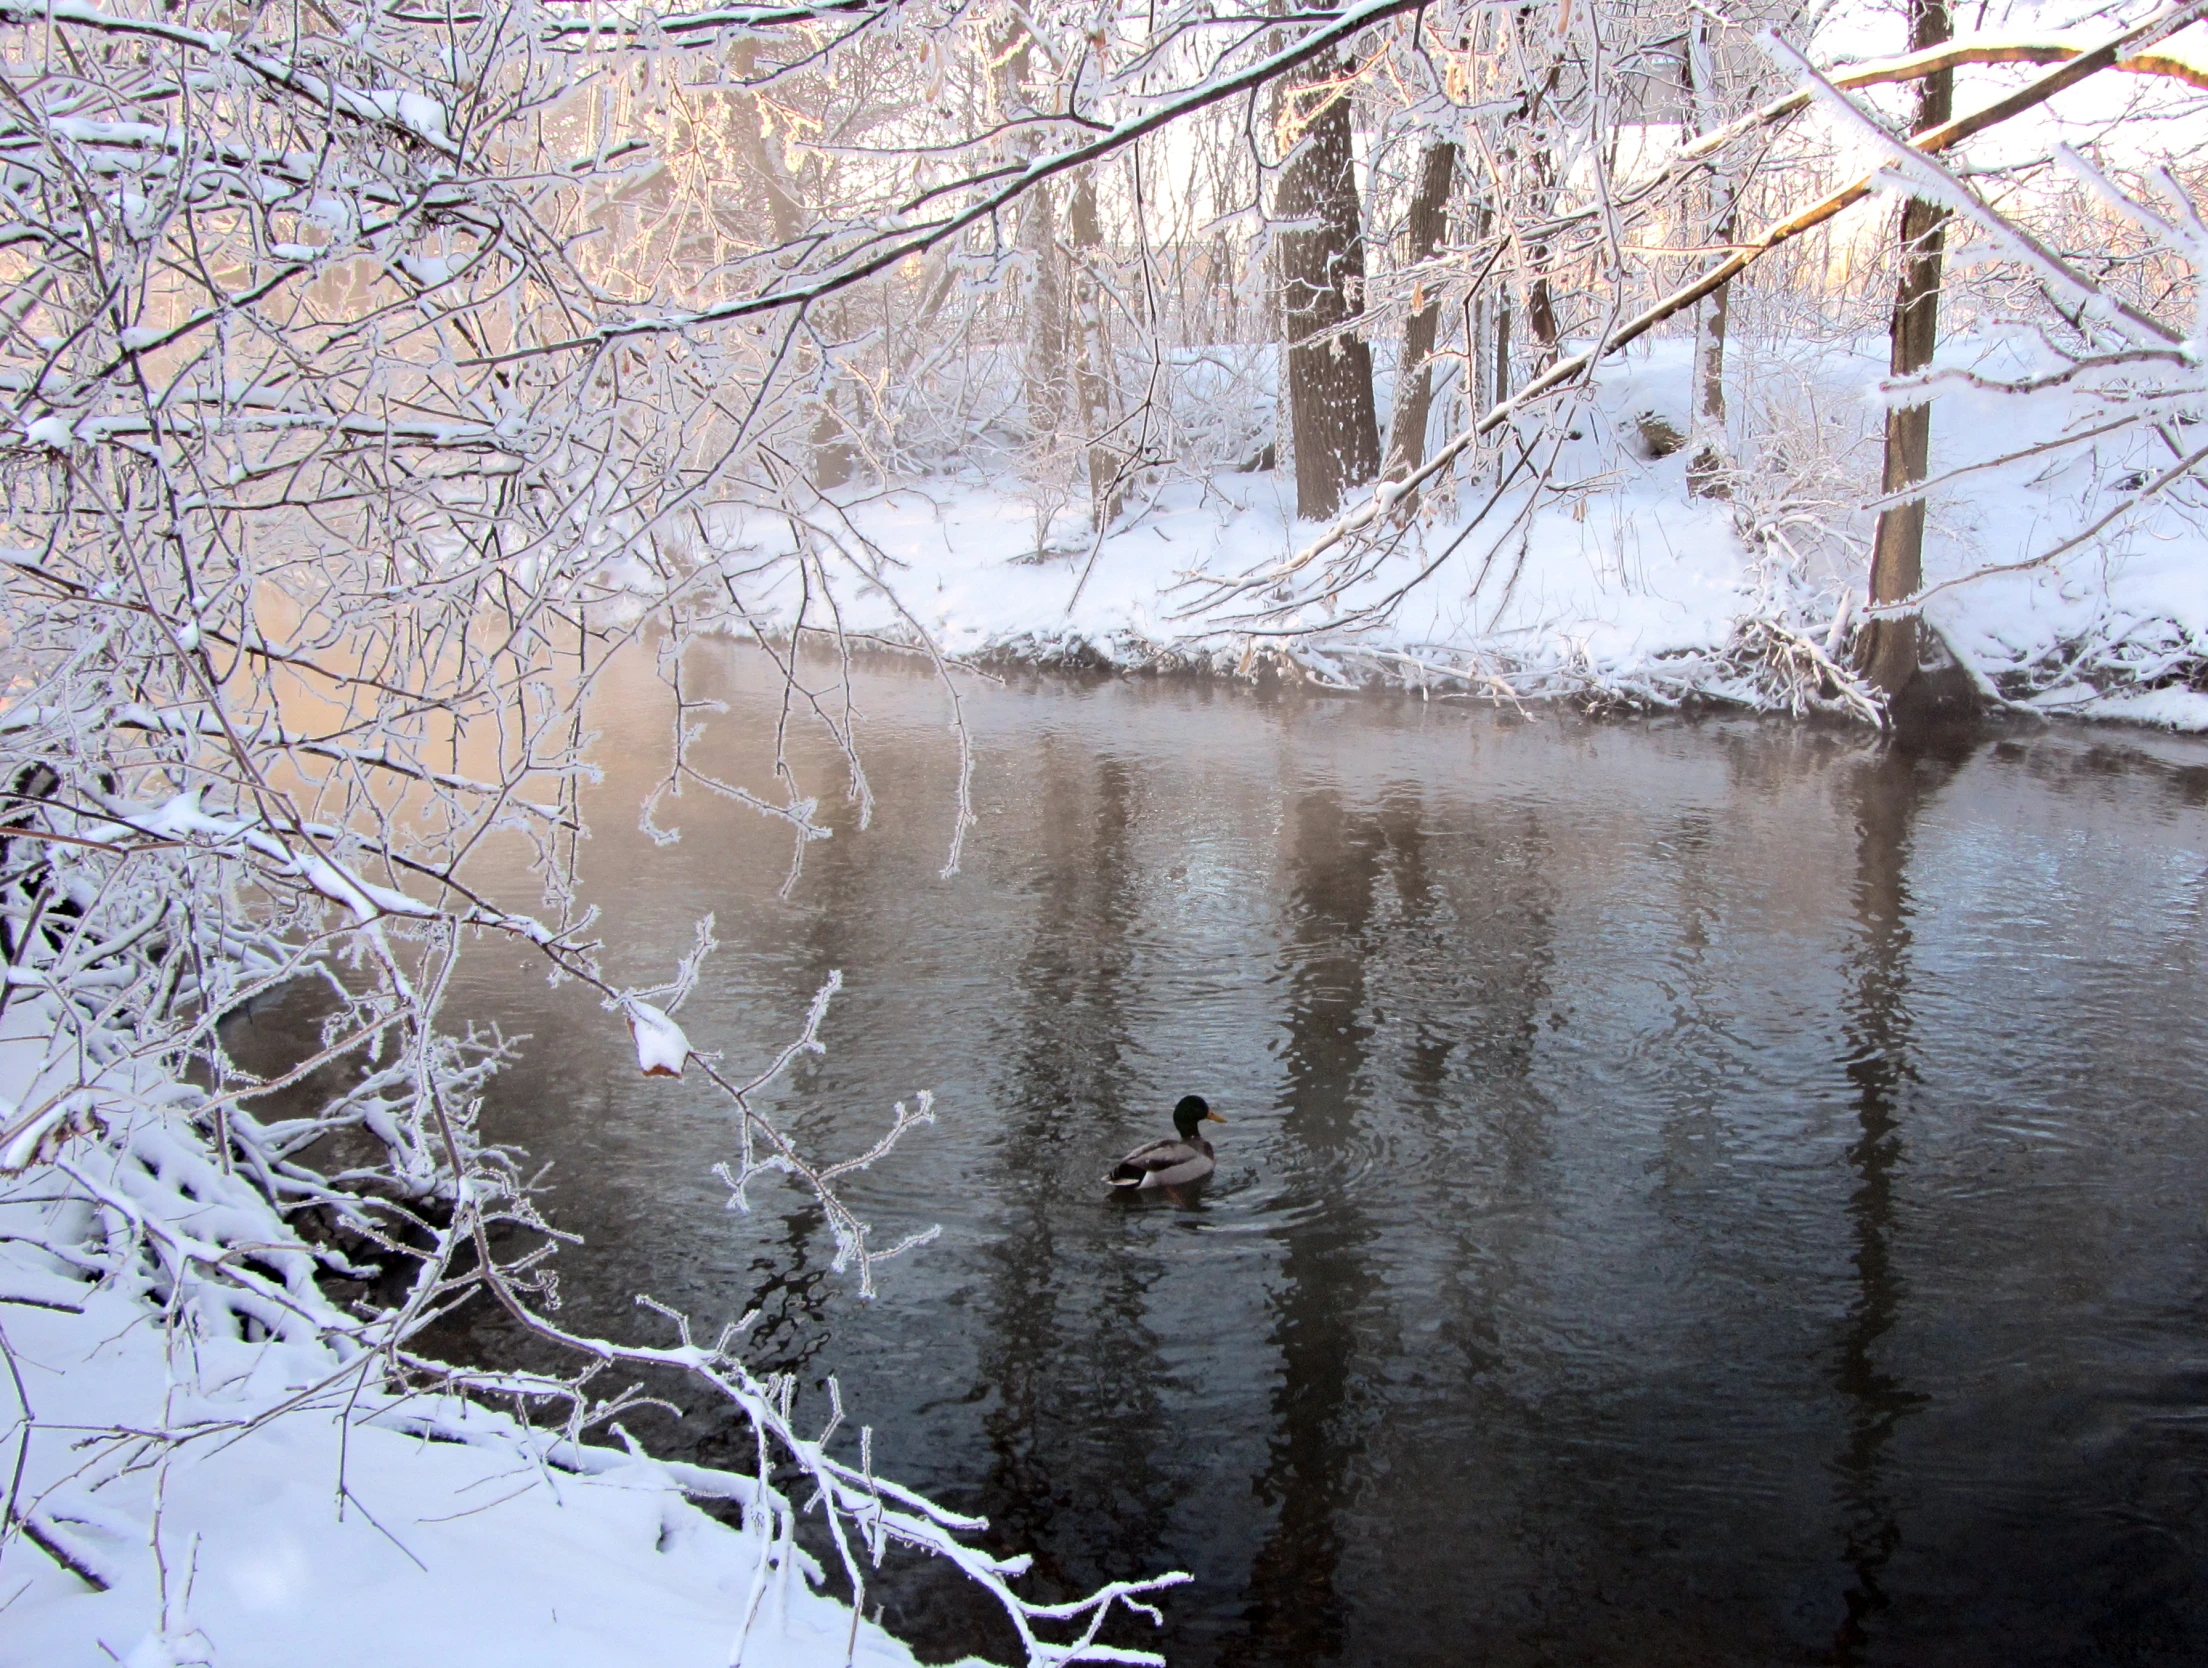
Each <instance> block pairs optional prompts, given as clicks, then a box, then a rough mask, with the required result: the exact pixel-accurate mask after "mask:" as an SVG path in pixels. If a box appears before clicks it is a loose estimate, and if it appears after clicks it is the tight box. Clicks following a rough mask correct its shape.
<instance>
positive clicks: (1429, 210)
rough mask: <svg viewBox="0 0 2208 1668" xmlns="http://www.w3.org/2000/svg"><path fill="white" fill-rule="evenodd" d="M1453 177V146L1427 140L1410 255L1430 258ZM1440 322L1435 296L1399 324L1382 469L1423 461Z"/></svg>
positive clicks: (1408, 467) (1401, 471)
mask: <svg viewBox="0 0 2208 1668" xmlns="http://www.w3.org/2000/svg"><path fill="white" fill-rule="evenodd" d="M1456 177H1457V147H1456V146H1454V145H1447V144H1444V145H1429V146H1427V147H1426V155H1425V158H1424V160H1423V162H1422V163H1421V165H1420V168H1419V173H1418V187H1417V190H1416V191H1415V192H1413V194H1412V196H1411V214H1410V227H1409V231H1410V245H1411V247H1410V259H1411V262H1412V263H1413V264H1414V265H1415V264H1416V263H1418V262H1420V261H1430V260H1432V259H1433V258H1434V255H1435V254H1436V252H1438V251H1439V250H1440V248H1441V240H1442V238H1443V236H1444V234H1446V232H1447V231H1448V228H1449V190H1450V187H1451V186H1452V185H1454V184H1455V182H1456ZM1440 327H1441V301H1440V299H1439V298H1438V297H1435V298H1432V299H1429V300H1426V301H1425V303H1424V305H1422V306H1414V307H1413V309H1412V311H1411V317H1410V322H1409V323H1408V324H1406V325H1405V326H1404V327H1403V357H1402V359H1401V361H1400V362H1399V363H1398V365H1397V368H1396V373H1395V410H1394V411H1393V412H1392V413H1390V419H1389V424H1388V460H1387V469H1386V473H1387V475H1388V476H1389V477H1390V478H1391V479H1395V480H1400V479H1402V478H1403V477H1404V476H1406V475H1408V474H1410V473H1411V472H1412V471H1413V470H1415V469H1417V468H1418V466H1419V465H1420V464H1422V463H1424V462H1425V461H1426V417H1427V413H1428V412H1429V411H1430V410H1431V409H1432V408H1433V403H1434V367H1433V353H1434V336H1435V333H1436V332H1437V331H1438V330H1439V329H1440Z"/></svg>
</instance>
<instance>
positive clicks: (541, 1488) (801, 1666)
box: [0, 993, 912, 1668]
mask: <svg viewBox="0 0 2208 1668" xmlns="http://www.w3.org/2000/svg"><path fill="white" fill-rule="evenodd" d="M87 1049H89V1050H90V1053H91V1054H92V1055H93V1056H95V1058H93V1059H92V1060H91V1061H90V1069H89V1070H87V1058H86V1051H87ZM102 1056H104V1057H102ZM59 1082H69V1083H78V1082H82V1083H84V1084H85V1085H86V1087H85V1088H84V1089H82V1090H81V1091H79V1092H77V1093H76V1094H75V1096H74V1099H73V1105H74V1107H75V1113H74V1122H75V1125H76V1128H77V1133H76V1134H75V1135H74V1137H73V1138H70V1139H66V1140H63V1139H60V1138H59V1136H58V1133H57V1132H52V1131H50V1138H49V1140H48V1141H47V1143H46V1146H47V1148H48V1150H49V1152H50V1155H51V1156H50V1157H49V1158H48V1159H46V1160H45V1161H44V1162H39V1163H35V1164H33V1165H31V1166H30V1167H28V1168H27V1169H24V1170H22V1171H21V1172H20V1173H18V1174H16V1175H13V1176H9V1177H5V1178H0V1339H4V1342H5V1357H6V1359H5V1363H4V1365H5V1368H6V1371H5V1372H0V1401H4V1402H10V1403H13V1404H14V1405H12V1406H10V1407H9V1410H8V1411H9V1415H10V1417H9V1419H8V1422H7V1424H6V1425H5V1426H4V1427H0V1461H4V1463H5V1464H6V1466H7V1467H8V1469H9V1470H11V1471H12V1470H14V1469H15V1468H16V1466H17V1465H18V1463H20V1475H19V1477H18V1478H17V1480H16V1481H15V1482H14V1484H13V1486H12V1489H11V1492H10V1496H9V1499H10V1502H11V1503H10V1507H9V1511H10V1515H11V1522H12V1525H13V1527H14V1528H15V1529H16V1530H17V1533H16V1534H14V1535H13V1536H11V1537H10V1538H9V1539H8V1540H7V1541H6V1542H5V1543H4V1545H0V1618H4V1619H0V1663H4V1664H8V1665H11V1668H13V1665H17V1664H20V1665H22V1668H34V1665H35V1668H79V1665H82V1668H93V1665H95V1664H111V1663H113V1662H117V1661H120V1662H123V1663H126V1664H128V1665H129V1668H171V1665H175V1664H184V1663H216V1662H219V1663H221V1664H223V1665H224V1668H250V1665H256V1664H266V1665H268V1668H298V1665H299V1664H302V1663H313V1664H316V1665H317V1668H347V1665H351V1664H358V1665H359V1668H391V1665H392V1664H395V1663H468V1664H480V1665H490V1664H502V1663H511V1664H517V1665H518V1664H523V1663H526V1664H529V1665H531V1668H560V1665H573V1668H613V1665H617V1664H636V1665H638V1668H647V1665H648V1668H674V1665H677V1664H684V1663H694V1664H698V1665H700V1668H707V1665H714V1668H718V1665H723V1664H727V1663H729V1662H731V1661H733V1660H740V1661H742V1662H744V1663H747V1664H753V1665H756V1668H814V1665H819V1664H829V1663H834V1664H842V1663H844V1662H845V1661H847V1660H852V1661H856V1662H858V1663H862V1664H866V1663H873V1664H882V1665H888V1664H907V1663H910V1662H911V1661H912V1658H911V1656H910V1655H909V1653H907V1652H906V1651H905V1649H904V1648H903V1647H902V1646H901V1645H899V1644H898V1643H897V1642H896V1641H895V1640H894V1639H892V1638H890V1637H889V1636H888V1635H887V1634H885V1633H883V1632H882V1631H881V1629H879V1628H878V1627H876V1626H874V1625H873V1624H871V1623H867V1622H861V1623H859V1624H858V1625H857V1627H856V1629H854V1626H853V1618H852V1614H851V1612H850V1610H849V1609H848V1608H846V1607H845V1606H844V1605H842V1604H840V1603H838V1602H836V1601H835V1600H834V1599H832V1598H829V1597H827V1596H825V1595H824V1594H822V1593H820V1592H816V1591H815V1590H814V1588H813V1585H812V1581H813V1580H817V1579H818V1577H819V1571H818V1568H817V1566H814V1565H813V1564H812V1562H811V1560H810V1559H808V1558H807V1557H806V1556H805V1555H804V1554H803V1553H802V1552H801V1551H795V1550H794V1549H792V1548H790V1547H789V1546H788V1544H787V1543H786V1542H785V1541H780V1540H777V1539H775V1538H774V1535H773V1532H772V1529H771V1525H772V1524H773V1523H774V1522H775V1521H776V1519H777V1517H778V1516H780V1517H782V1519H783V1520H784V1521H786V1513H787V1506H786V1503H783V1502H781V1501H780V1500H779V1499H778V1498H773V1497H771V1496H764V1495H762V1494H761V1493H760V1492H759V1491H758V1490H757V1488H756V1485H755V1484H753V1483H752V1482H751V1481H750V1480H749V1479H746V1478H742V1477H738V1476H731V1475H726V1474H721V1473H708V1472H703V1471H701V1470H699V1468H696V1467H688V1466H668V1465H662V1464H659V1463H656V1462H654V1461H652V1460H651V1459H649V1458H648V1457H645V1456H644V1455H642V1454H641V1453H631V1452H624V1451H621V1450H618V1449H609V1448H603V1447H596V1446H584V1445H578V1444H575V1443H570V1442H567V1441H563V1440H561V1438H560V1436H559V1434H558V1433H556V1432H547V1431H543V1430H537V1429H532V1428H529V1427H527V1426H524V1425H521V1424H519V1423H517V1422H516V1421H515V1420H514V1419H512V1418H510V1417H508V1416H507V1415H505V1414H503V1413H500V1412H496V1411H492V1410H490V1409H487V1408H485V1407H483V1406H481V1405H478V1404H476V1403H472V1402H470V1401H468V1400H466V1399H464V1398H461V1397H459V1396H455V1395H451V1394H445V1393H437V1394H428V1393H424V1394H407V1393H404V1391H403V1390H400V1389H397V1388H394V1387H393V1381H392V1380H391V1378H390V1376H389V1375H388V1374H387V1372H386V1370H385V1369H386V1365H387V1363H386V1361H385V1360H384V1359H383V1358H382V1357H381V1356H379V1355H378V1354H377V1353H375V1352H374V1351H372V1350H371V1351H364V1350H363V1349H362V1347H361V1346H360V1343H359V1342H358V1337H359V1333H360V1329H359V1327H358V1324H357V1323H356V1322H353V1321H351V1320H350V1319H349V1318H348V1317H346V1316H345V1315H343V1314H342V1313H341V1312H340V1311H338V1310H337V1309H336V1308H335V1307H334V1306H333V1305H332V1304H330V1303H329V1302H328V1300H327V1299H326V1298H325V1297H324V1296H323V1295H322V1293H321V1292H320V1291H319V1289H318V1288H317V1287H316V1285H315V1283H314V1279H313V1266H314V1262H315V1257H314V1253H313V1252H312V1250H311V1249H310V1248H309V1247H308V1246H307V1245H305V1244H304V1243H303V1242H302V1241H301V1240H300V1239H299V1238H298V1236H297V1235H296V1234H295V1233H294V1232H293V1231H292V1229H291V1228H290V1226H289V1225H288V1224H287V1223H286V1222H285V1221H284V1220H283V1219H282V1218H281V1217H280V1216H278V1215H277V1214H276V1213H275V1212H274V1211H273V1210H271V1209H270V1208H269V1206H268V1205H267V1203H266V1200H265V1199H264V1198H263V1196H262V1195H261V1193H260V1192H259V1191H258V1190H257V1189H256V1188H255V1187H254V1186H252V1185H251V1184H250V1183H249V1182H248V1181H247V1180H246V1179H245V1178H244V1177H243V1176H241V1175H239V1174H238V1173H236V1172H235V1171H233V1170H231V1169H228V1168H226V1167H225V1166H224V1165H223V1164H222V1163H221V1162H220V1161H219V1159H218V1158H217V1156H216V1154H215V1152H214V1151H213V1150H212V1149H211V1148H210V1146H209V1145H208V1143H207V1142H206V1141H205V1140H204V1139H203V1138H202V1137H201V1136H200V1134H199V1133H198V1131H197V1129H196V1128H195V1124H194V1121H193V1119H192V1116H191V1114H192V1112H193V1111H194V1110H195V1108H196V1107H197V1106H198V1104H199V1100H200V1097H199V1096H198V1095H197V1093H196V1091H193V1090H191V1089H190V1088H188V1087H187V1086H184V1085H180V1084H176V1083H173V1082H169V1081H167V1080H165V1079H163V1078H162V1077H161V1076H160V1074H159V1073H158V1072H156V1071H153V1070H152V1069H151V1068H149V1067H147V1066H146V1065H144V1064H143V1063H141V1062H136V1061H133V1060H132V1059H131V1058H130V1056H129V1053H128V1050H127V1048H126V1047H123V1046H121V1045H120V1042H119V1039H117V1038H115V1037H113V1036H110V1037H108V1038H106V1039H104V1040H103V1039H102V1038H101V1037H100V1036H99V1035H98V1034H96V1033H92V1034H87V1033H85V1032H84V1031H83V1030H82V1029H81V1027H80V1025H79V1023H78V1022H77V1021H76V1020H75V1019H74V1018H71V1017H69V1016H65V1015H64V1014H63V1012H62V1010H61V1007H60V1004H59V1003H58V1000H57V999H56V998H55V997H53V996H51V995H48V994H38V995H34V996H31V997H29V998H26V997H25V996H24V995H22V994H21V993H18V994H17V998H16V1000H15V1001H14V1002H13V1003H11V1004H10V1006H9V1007H8V1009H7V1012H6V1014H5V1016H4V1020H0V1093H4V1094H5V1095H6V1096H7V1099H8V1102H9V1105H10V1106H11V1107H13V1106H20V1105H26V1104H32V1103H34V1102H35V1101H37V1100H39V1099H42V1098H46V1096H47V1094H48V1091H50V1090H51V1089H52V1088H53V1087H54V1085H55V1084H56V1083H59ZM690 1495H704V1496H714V1495H717V1496H719V1497H720V1498H721V1499H723V1500H727V1501H730V1502H732V1503H733V1504H734V1505H736V1506H737V1507H739V1508H741V1510H742V1516H743V1519H744V1524H743V1527H741V1528H736V1527H731V1526H730V1525H728V1524H726V1523H723V1522H721V1521H718V1520H717V1519H715V1518H714V1517H711V1516H708V1515H707V1514H706V1512H704V1511H703V1510H701V1509H700V1508H699V1507H698V1506H696V1505H694V1504H692V1502H691V1499H690V1498H689V1496H690ZM747 1617H748V1618H749V1622H748V1625H747V1622H746V1618H747ZM852 1653H855V1654H852Z"/></svg>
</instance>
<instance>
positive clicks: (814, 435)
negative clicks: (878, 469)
mask: <svg viewBox="0 0 2208 1668" xmlns="http://www.w3.org/2000/svg"><path fill="white" fill-rule="evenodd" d="M757 66H758V45H757V43H756V42H753V41H743V42H739V43H738V44H737V45H736V46H735V47H734V48H733V49H732V50H731V53H730V58H729V67H730V69H731V71H732V72H733V74H732V79H733V80H735V81H738V82H743V81H748V80H749V79H750V78H751V77H752V75H753V74H754V73H756V70H757ZM733 103H734V107H735V127H736V151H737V154H738V155H739V156H741V157H742V158H743V160H744V165H745V166H746V167H747V168H749V169H750V170H751V172H752V173H753V174H754V175H755V176H757V178H758V181H759V188H760V190H761V192H762V193H763V194H764V195H765V197H766V200H767V224H768V226H769V227H770V228H771V229H772V231H773V234H774V241H775V242H776V244H778V245H784V244H790V243H794V242H796V241H797V238H798V235H799V234H800V233H801V232H802V231H803V230H804V229H805V211H804V205H803V204H802V203H801V202H800V201H799V198H798V188H797V182H796V181H794V180H792V179H791V178H790V174H789V170H788V169H787V168H786V167H784V166H783V162H782V158H781V157H780V156H778V155H777V154H776V153H775V149H774V147H773V146H772V145H770V144H768V143H767V133H766V126H765V124H764V123H762V122H761V121H760V119H759V99H758V95H757V94H755V93H752V92H750V91H738V92H736V93H735V94H734V96H733ZM843 319H844V310H843V308H842V306H841V305H838V306H837V307H836V308H835V309H834V310H833V311H832V312H831V313H830V314H829V321H830V333H831V334H833V335H840V334H841V333H842V325H843ZM810 357H811V356H810V355H806V356H804V357H802V358H800V360H799V365H800V367H801V368H803V367H805V365H806V362H807V360H808V359H810ZM813 363H814V364H817V363H818V362H817V361H813ZM840 382H841V377H840V374H839V373H837V372H836V371H834V370H833V369H831V370H830V372H829V375H828V380H827V388H826V391H825V392H824V393H823V394H822V395H821V397H820V399H819V401H818V402H817V403H816V404H815V405H814V407H813V422H812V430H811V433H810V434H809V435H808V437H807V438H808V440H809V442H810V445H811V449H812V476H813V485H814V486H815V487H817V488H820V489H821V490H823V491H825V490H826V489H828V488H829V487H838V486H842V485H843V484H844V483H845V482H846V481H848V480H849V479H850V478H851V465H852V462H853V459H854V458H855V456H856V454H857V448H856V447H855V446H854V445H853V444H852V441H851V433H850V430H849V428H848V427H847V426H846V425H845V422H844V419H843V415H842V413H841V412H840V411H839V410H838V409H837V401H836V394H837V389H838V385H839V383H840Z"/></svg>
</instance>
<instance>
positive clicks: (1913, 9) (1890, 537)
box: [1856, 0, 1955, 701]
mask: <svg viewBox="0 0 2208 1668" xmlns="http://www.w3.org/2000/svg"><path fill="white" fill-rule="evenodd" d="M1952 34H1953V29H1952V26H1951V23H1950V19H1949V16H1948V8H1947V0H1910V5H1909V50H1910V51H1912V52H1921V51H1923V50H1924V49H1925V48H1927V47H1932V46H1937V45H1939V44H1940V43H1941V42H1942V41H1945V40H1947V39H1949V38H1950V37H1951V36H1952ZM1954 107H1955V72H1954V71H1953V70H1939V71H1936V72H1935V73H1933V74H1931V75H1928V76H1926V77H1925V78H1924V80H1923V82H1922V83H1920V89H1919V93H1918V99H1917V124H1916V127H1915V129H1914V131H1916V132H1918V133H1922V132H1923V131H1924V130H1925V129H1926V128H1929V127H1937V126H1938V125H1939V124H1940V123H1942V122H1944V121H1946V120H1947V119H1948V117H1949V116H1950V115H1951V114H1952V113H1953V111H1954ZM1946 221H1947V211H1946V210H1945V209H1942V208H1940V207H1939V206H1938V205H1937V204H1934V203H1928V202H1926V201H1924V199H1922V198H1921V197H1912V198H1910V199H1909V201H1908V202H1907V203H1906V204H1905V205H1903V207H1902V211H1901V247H1902V270H1901V288H1900V293H1899V294H1898V295H1897V296H1896V298H1895V302H1894V324H1893V357H1892V361H1891V363H1892V366H1893V374H1894V375H1895V376H1909V375H1912V374H1913V373H1915V372H1917V371H1921V370H1923V369H1924V368H1925V367H1926V366H1927V365H1929V364H1931V363H1932V350H1933V348H1934V347H1935V346H1936V345H1937V344H1938V341H1939V333H1940V259H1941V255H1942V253H1943V246H1944V242H1945V228H1946ZM1931 453H1932V410H1931V408H1930V407H1929V406H1923V405H1912V406H1905V407H1902V408H1901V409H1899V410H1896V411H1890V412H1888V413H1887V414H1886V467H1885V470H1884V472H1883V474H1882V476H1881V483H1882V490H1883V491H1885V492H1888V493H1894V492H1901V491H1903V490H1905V489H1907V488H1909V487H1912V486H1916V485H1918V484H1919V483H1921V482H1922V481H1923V480H1924V478H1925V475H1926V472H1927V470H1928V467H1929V465H1930V463H1931ZM1923 584H1924V500H1923V499H1922V498H1912V499H1911V500H1910V501H1909V502H1908V503H1906V504H1897V505H1895V506H1893V507H1892V508H1891V509H1888V510H1885V511H1882V512H1881V513H1880V515H1879V518H1878V533H1877V536H1876V538H1875V539H1874V540H1873V543H1872V546H1871V602H1872V604H1873V605H1874V606H1875V605H1876V604H1879V603H1882V602H1900V601H1903V600H1904V599H1906V598H1908V597H1911V596H1914V595H1915V594H1916V593H1917V591H1918V590H1919V589H1920V588H1922V586H1923ZM1918 630H1919V627H1918V620H1917V616H1916V615H1915V614H1914V613H1910V614H1904V615H1898V616H1892V617H1888V618H1882V619H1874V620H1872V621H1871V622H1870V623H1869V625H1868V626H1867V627H1865V629H1864V632H1863V635H1862V637H1861V638H1860V639H1859V640H1858V642H1857V645H1856V663H1857V664H1858V665H1859V666H1860V667H1861V668H1862V669H1863V674H1864V676H1865V677H1867V678H1868V679H1869V680H1870V681H1871V682H1872V683H1873V684H1874V685H1876V686H1877V687H1878V689H1879V690H1881V691H1882V692H1883V693H1884V694H1885V696H1886V698H1887V699H1888V700H1889V701H1890V700H1892V699H1894V698H1895V697H1896V696H1898V695H1900V694H1901V692H1902V691H1903V690H1904V689H1906V688H1907V687H1908V685H1909V684H1910V682H1911V681H1912V680H1913V679H1914V678H1915V677H1916V675H1917V658H1918V647H1919V643H1918Z"/></svg>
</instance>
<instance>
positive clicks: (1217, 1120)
mask: <svg viewBox="0 0 2208 1668" xmlns="http://www.w3.org/2000/svg"><path fill="white" fill-rule="evenodd" d="M1226 1121H1227V1120H1226V1119H1224V1118H1222V1117H1220V1116H1219V1114H1218V1113H1216V1112H1206V1113H1205V1114H1204V1122H1205V1123H1207V1124H1223V1123H1225V1122H1226Z"/></svg>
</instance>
